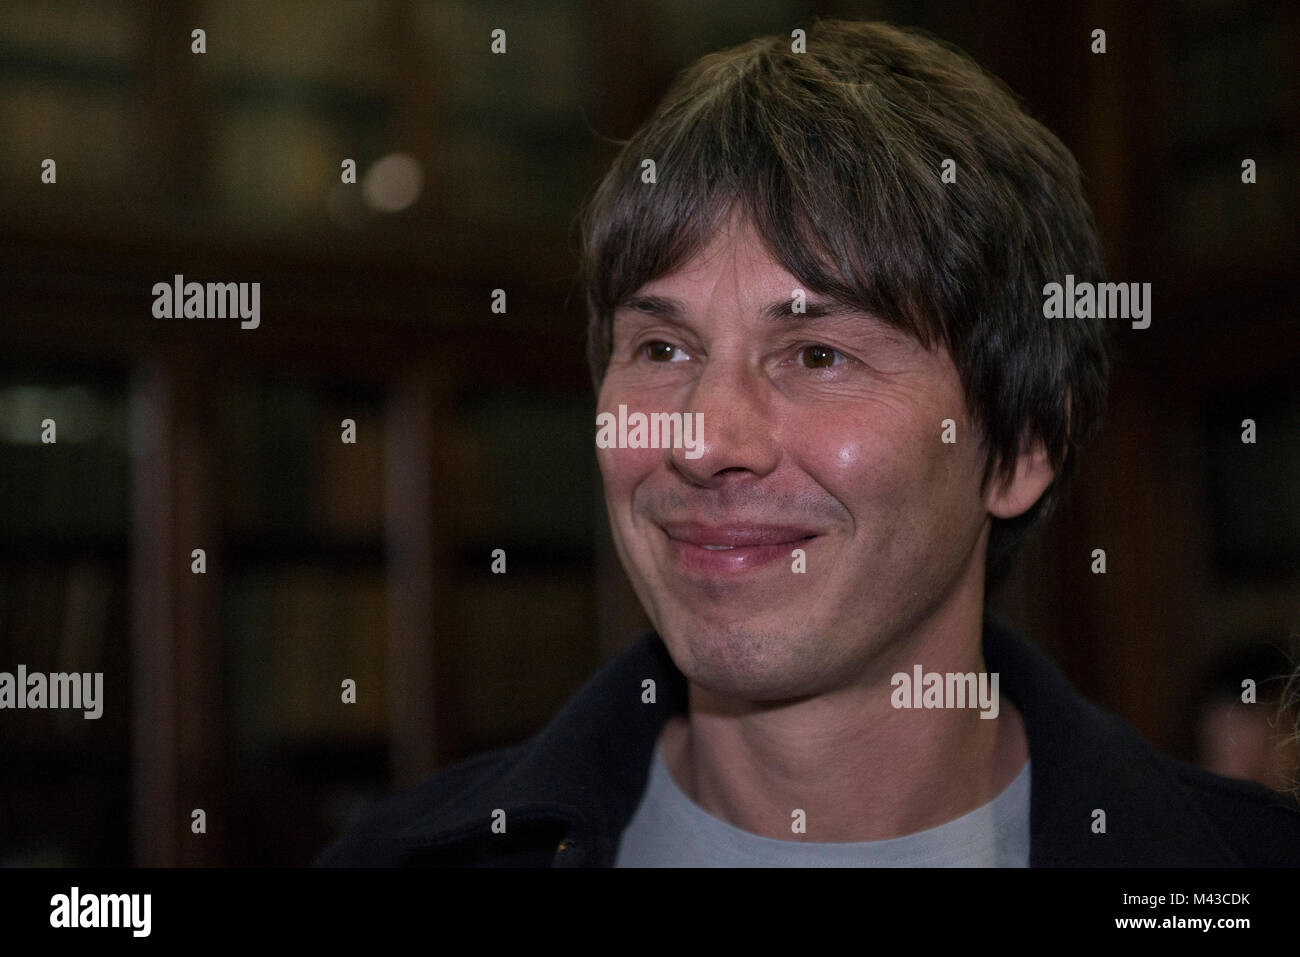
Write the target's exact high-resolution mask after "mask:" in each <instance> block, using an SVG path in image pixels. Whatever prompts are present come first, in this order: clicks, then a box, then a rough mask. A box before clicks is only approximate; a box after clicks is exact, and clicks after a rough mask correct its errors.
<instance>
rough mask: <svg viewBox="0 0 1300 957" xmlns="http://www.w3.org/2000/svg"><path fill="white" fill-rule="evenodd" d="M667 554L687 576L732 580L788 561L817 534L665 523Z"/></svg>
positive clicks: (791, 527)
mask: <svg viewBox="0 0 1300 957" xmlns="http://www.w3.org/2000/svg"><path fill="white" fill-rule="evenodd" d="M660 528H661V529H662V530H663V533H664V535H666V536H667V546H668V553H669V555H671V556H672V559H673V562H674V564H676V566H677V567H678V569H679V570H681V571H682V572H685V573H686V574H687V576H688V577H690V578H695V579H703V580H708V581H719V580H733V579H735V578H736V576H743V575H745V574H747V573H749V572H752V571H754V570H756V569H759V568H763V567H774V566H775V563H777V562H778V561H780V560H781V559H785V560H787V561H788V560H789V558H790V555H791V553H792V551H793V549H794V548H796V547H799V546H804V545H807V544H808V542H810V541H811V540H812V539H814V538H816V537H817V534H818V533H817V532H816V531H815V530H814V529H811V528H805V527H803V526H800V525H762V524H752V525H751V524H742V523H739V522H735V523H730V524H726V525H705V524H703V523H702V522H664V523H663V524H662V525H660Z"/></svg>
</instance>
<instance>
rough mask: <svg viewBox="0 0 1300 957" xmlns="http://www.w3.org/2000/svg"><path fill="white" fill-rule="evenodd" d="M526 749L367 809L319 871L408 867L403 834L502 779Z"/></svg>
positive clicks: (471, 764) (324, 855) (460, 768)
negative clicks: (430, 816) (325, 868)
mask: <svg viewBox="0 0 1300 957" xmlns="http://www.w3.org/2000/svg"><path fill="white" fill-rule="evenodd" d="M524 747H525V745H522V744H520V745H513V746H511V747H503V748H495V749H493V750H490V751H485V752H483V753H481V754H476V755H474V756H473V757H469V758H466V759H464V760H462V761H459V762H457V763H455V764H452V765H450V766H448V767H446V768H443V769H442V770H440V771H437V772H435V773H434V774H432V775H430V776H429V777H428V778H426V779H425V780H423V781H421V782H420V783H418V784H415V785H412V786H410V787H407V788H404V789H402V790H400V791H396V792H394V793H393V794H390V795H388V796H386V797H384V798H381V799H380V800H378V801H376V802H375V803H374V804H372V805H371V806H370V807H368V808H366V809H365V810H364V811H363V812H362V813H361V814H360V815H359V816H358V817H357V818H356V819H355V820H354V821H353V822H352V823H351V824H350V825H349V826H348V827H347V828H346V829H345V831H344V832H343V834H342V835H340V836H339V837H338V839H336V840H335V841H334V843H333V844H331V845H330V846H329V847H328V848H326V849H325V850H324V851H323V852H321V854H320V855H319V856H318V857H317V858H316V861H315V865H316V866H317V867H394V866H398V865H400V864H402V863H403V856H404V854H405V851H406V849H407V842H406V841H405V840H404V839H403V834H404V833H405V832H406V830H407V829H408V828H409V827H410V826H411V825H412V824H413V823H414V822H416V821H419V820H422V819H424V818H425V817H427V816H429V815H437V814H439V812H440V811H442V810H443V809H445V808H449V807H452V806H455V805H456V804H457V803H459V802H460V801H462V800H463V799H464V798H465V797H467V796H468V795H470V794H472V793H474V792H476V791H478V790H480V789H481V788H482V787H483V786H484V785H485V784H487V783H488V782H490V781H492V780H493V779H495V778H497V777H498V776H500V775H501V774H502V773H503V772H504V771H505V770H506V769H507V768H508V767H509V766H510V765H511V763H512V762H513V761H514V760H515V758H516V757H517V756H518V755H519V753H520V751H521V750H522V749H523V748H524Z"/></svg>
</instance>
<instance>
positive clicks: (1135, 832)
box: [400, 615, 1240, 867]
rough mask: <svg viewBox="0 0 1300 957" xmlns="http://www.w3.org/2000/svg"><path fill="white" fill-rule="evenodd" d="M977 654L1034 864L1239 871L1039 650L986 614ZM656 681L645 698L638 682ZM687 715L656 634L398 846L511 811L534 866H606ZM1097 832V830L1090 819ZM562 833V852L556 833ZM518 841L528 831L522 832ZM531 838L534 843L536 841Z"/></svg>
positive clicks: (682, 689)
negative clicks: (995, 693)
mask: <svg viewBox="0 0 1300 957" xmlns="http://www.w3.org/2000/svg"><path fill="white" fill-rule="evenodd" d="M983 643H984V656H985V665H986V667H987V668H988V670H989V671H996V672H998V673H999V674H1000V679H999V683H1000V687H1001V690H1002V692H1003V693H1004V694H1006V696H1007V697H1008V698H1010V699H1011V700H1012V701H1014V702H1015V704H1016V706H1017V707H1018V708H1019V710H1020V712H1021V714H1022V716H1023V717H1024V723H1025V729H1026V734H1027V736H1028V739H1029V752H1030V760H1031V761H1032V772H1031V782H1030V866H1033V867H1044V866H1110V867H1119V866H1135V865H1148V866H1150V865H1159V866H1172V867H1181V866H1202V867H1206V866H1209V867H1213V866H1220V867H1222V866H1235V865H1238V864H1240V861H1239V860H1238V859H1237V858H1236V856H1235V855H1234V854H1233V853H1232V852H1231V851H1229V850H1228V848H1227V847H1226V846H1225V845H1224V844H1223V843H1222V841H1221V840H1220V839H1219V838H1218V837H1217V835H1216V834H1215V832H1214V830H1213V827H1212V826H1211V824H1210V822H1209V820H1208V819H1207V818H1206V817H1205V816H1204V814H1203V813H1202V812H1201V811H1200V809H1199V808H1198V807H1197V806H1196V805H1194V804H1193V803H1192V802H1191V801H1190V799H1189V798H1188V797H1187V796H1186V794H1185V793H1184V791H1183V790H1182V789H1181V788H1180V787H1179V785H1178V782H1177V780H1176V779H1175V778H1174V776H1173V773H1172V771H1171V770H1170V764H1169V762H1168V760H1167V759H1165V758H1163V757H1161V756H1160V755H1159V754H1158V753H1157V752H1155V751H1154V750H1153V749H1152V748H1151V747H1150V746H1149V745H1147V744H1146V743H1145V742H1144V741H1143V740H1142V739H1141V738H1140V737H1138V735H1137V734H1136V732H1134V731H1133V730H1132V729H1130V728H1129V727H1128V726H1127V725H1125V724H1123V722H1121V721H1120V720H1119V719H1118V718H1116V717H1115V716H1114V715H1112V714H1110V713H1109V712H1106V711H1103V710H1102V709H1100V708H1098V707H1096V706H1095V705H1093V704H1091V703H1090V702H1088V701H1086V700H1085V699H1084V698H1083V697H1081V696H1080V695H1079V694H1078V693H1077V692H1076V691H1075V690H1074V689H1073V688H1072V687H1071V686H1070V684H1069V682H1068V681H1067V680H1066V679H1065V677H1064V675H1062V674H1061V672H1060V671H1059V670H1058V669H1057V667H1056V666H1055V665H1054V664H1053V663H1052V662H1051V661H1050V660H1049V659H1048V658H1047V656H1046V655H1045V654H1044V653H1043V652H1042V651H1041V650H1039V649H1038V648H1037V647H1036V646H1034V645H1033V644H1032V643H1031V642H1029V641H1028V640H1027V639H1026V638H1024V637H1023V636H1021V635H1020V634H1018V633H1017V632H1015V631H1014V630H1013V629H1011V628H1010V627H1008V626H1007V625H1005V624H1003V623H1002V622H1000V621H999V620H997V619H996V618H994V617H992V616H991V615H989V616H986V617H985V620H984V633H983ZM647 680H650V681H653V682H654V685H653V688H654V697H655V701H654V703H646V702H644V701H643V696H645V695H646V693H647V692H646V689H647V688H648V687H649V686H647V685H646V684H645V682H646V681H647ZM686 707H687V684H686V679H685V677H684V676H683V675H682V673H681V672H680V671H679V670H678V669H677V666H676V665H675V664H674V663H673V661H672V659H671V658H670V657H669V655H668V651H667V648H666V647H665V646H664V643H663V640H662V639H661V638H660V637H659V635H658V634H656V633H655V632H653V631H650V632H647V633H645V634H643V635H641V636H640V637H639V638H637V639H635V640H634V641H633V642H631V643H630V644H629V645H628V646H627V647H626V648H624V649H623V650H622V651H620V652H619V653H618V654H617V655H616V656H615V657H614V658H613V659H611V660H610V662H609V663H608V664H606V665H605V666H604V667H603V668H602V669H601V670H600V671H599V672H597V673H596V674H595V675H594V676H593V677H592V678H591V679H590V680H589V681H588V682H587V683H586V684H585V685H584V686H583V687H582V689H581V690H579V692H578V693H577V694H576V695H574V696H573V698H571V699H570V700H569V702H568V704H566V705H565V707H564V708H563V710H561V711H560V713H559V714H558V715H556V717H555V718H554V719H553V720H552V721H551V722H550V723H549V724H548V725H547V726H546V727H545V728H544V729H543V730H542V731H541V732H539V733H538V734H537V735H536V736H535V737H533V738H532V739H531V740H529V741H528V742H526V743H524V744H523V745H520V746H518V747H517V748H514V749H511V750H510V752H509V753H508V756H507V757H506V759H505V760H503V761H501V762H499V763H498V765H497V768H496V771H495V773H493V774H490V775H485V776H480V777H479V778H477V779H476V780H475V781H474V782H473V783H471V784H470V785H469V786H468V788H467V789H463V790H462V791H460V792H458V793H448V794H446V795H445V796H444V797H443V799H442V800H440V801H438V802H437V803H436V804H435V805H433V806H432V807H430V808H429V809H428V811H427V812H426V813H425V814H424V815H423V816H421V817H420V818H418V819H417V820H416V821H415V822H414V823H412V824H411V825H409V826H408V827H407V828H405V829H404V830H403V832H402V833H401V835H400V840H401V841H402V842H403V843H404V844H405V846H406V847H407V849H408V851H409V852H410V853H412V854H423V853H430V852H435V853H436V851H437V849H439V848H442V847H446V846H448V845H452V844H455V843H457V842H462V841H472V842H475V843H479V842H487V841H491V840H495V841H497V842H498V845H499V846H501V844H503V841H502V838H503V836H498V835H492V834H491V832H490V830H489V822H490V821H491V819H492V814H493V812H494V811H496V810H497V809H502V810H504V811H505V812H506V822H507V834H509V833H511V832H512V831H513V833H514V835H515V837H514V838H513V840H515V841H518V840H521V839H522V840H532V841H533V842H534V843H537V844H538V846H537V848H536V852H537V855H538V859H539V861H542V862H545V861H547V860H548V859H550V858H551V857H553V861H551V862H552V863H554V864H555V865H556V866H584V865H586V866H591V865H596V866H602V865H603V866H609V865H612V864H613V862H614V857H615V853H616V850H617V844H618V840H619V837H620V835H621V833H622V831H623V828H624V827H625V826H626V824H627V822H628V821H629V820H630V819H631V817H632V814H633V813H634V811H635V810H636V806H637V804H638V802H639V801H640V799H641V796H642V793H643V792H644V790H645V785H646V780H647V775H648V773H649V767H650V760H651V757H652V753H653V749H654V746H655V742H656V740H657V738H658V735H659V731H660V729H661V728H662V726H663V724H664V722H665V721H666V720H667V718H668V717H669V716H670V715H672V714H674V713H678V712H684V711H685V710H686ZM1097 811H1102V812H1104V813H1105V832H1104V833H1098V832H1095V831H1094V826H1095V825H1094V822H1095V821H1096V820H1097V816H1096V812H1097ZM555 834H560V835H563V840H562V841H560V842H559V844H558V845H556V844H554V843H552V842H553V841H554V835H555ZM520 835H523V837H522V838H521V837H520ZM538 842H540V843H538Z"/></svg>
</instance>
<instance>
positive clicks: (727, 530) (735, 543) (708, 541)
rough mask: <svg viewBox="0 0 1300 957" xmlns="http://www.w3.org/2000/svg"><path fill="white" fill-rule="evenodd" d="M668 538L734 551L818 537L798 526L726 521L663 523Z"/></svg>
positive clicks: (713, 548)
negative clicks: (709, 523) (712, 522)
mask: <svg viewBox="0 0 1300 957" xmlns="http://www.w3.org/2000/svg"><path fill="white" fill-rule="evenodd" d="M660 527H661V528H662V529H663V530H664V533H665V534H666V535H667V536H668V537H669V538H671V539H673V540H675V541H679V542H685V543H687V544H689V545H696V546H698V547H700V548H707V549H709V550H710V551H722V550H727V549H734V548H752V547H755V546H760V545H789V544H793V543H795V542H803V541H807V540H808V539H810V538H815V537H816V536H817V534H818V532H817V530H816V529H812V528H806V527H804V526H801V525H770V524H758V523H752V524H751V523H742V522H729V523H727V524H725V525H705V524H703V523H701V522H664V523H663V524H661V525H660Z"/></svg>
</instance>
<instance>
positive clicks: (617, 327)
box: [597, 219, 988, 701]
mask: <svg viewBox="0 0 1300 957" xmlns="http://www.w3.org/2000/svg"><path fill="white" fill-rule="evenodd" d="M800 288H802V287H801V284H800V283H799V281H798V280H796V279H795V278H794V277H793V276H792V275H791V274H790V273H788V272H787V271H786V270H785V269H784V268H783V267H782V266H781V265H780V264H778V263H777V262H776V261H775V260H773V259H772V258H771V257H770V256H769V255H768V254H767V252H766V251H765V250H764V248H763V246H762V244H761V241H760V240H759V239H758V238H757V236H756V234H755V233H754V232H753V231H752V229H751V228H750V227H749V226H748V224H747V223H745V222H743V221H738V220H734V219H733V220H732V222H731V224H730V225H729V226H728V227H727V228H725V229H724V230H722V231H721V232H719V233H718V234H717V235H716V236H715V237H714V239H713V241H712V243H711V244H710V245H709V247H708V248H707V249H705V250H704V251H703V252H701V253H700V254H699V255H697V256H696V257H695V258H694V259H692V260H691V261H690V262H688V263H686V264H685V265H684V266H683V267H682V268H681V269H679V270H677V271H676V272H673V273H670V274H668V275H664V276H661V277H659V278H657V279H655V280H653V281H651V282H649V283H646V284H645V285H644V286H643V287H642V288H641V289H640V290H638V292H637V295H636V297H634V299H633V305H632V307H625V308H621V309H620V310H619V311H618V313H617V314H616V315H615V318H614V329H613V355H612V357H611V359H610V363H609V367H608V370H607V372H606V374H605V378H604V382H603V383H602V386H601V390H600V396H599V399H598V409H597V411H598V412H606V411H607V412H613V413H615V414H617V412H618V406H619V405H620V404H624V405H626V406H627V413H628V414H629V415H630V414H631V413H634V412H645V413H650V412H669V413H671V412H681V413H688V412H689V413H696V412H698V413H702V415H703V420H702V441H701V442H700V444H699V445H698V446H697V449H699V450H702V451H703V454H702V455H700V456H699V457H688V456H687V454H686V453H687V451H689V449H686V448H670V449H629V448H603V449H602V448H598V449H597V457H598V460H599V463H600V468H601V473H602V476H603V478H604V486H605V497H606V503H607V507H608V510H609V516H610V522H611V526H612V529H613V537H614V542H615V546H616V548H617V550H618V553H619V556H620V558H621V560H622V562H623V566H624V568H625V569H626V570H627V573H628V576H629V578H630V580H631V582H632V585H633V587H634V588H635V589H636V592H637V595H638V597H639V598H640V599H641V602H642V604H643V605H644V606H645V608H646V612H647V614H648V615H649V617H650V620H651V621H652V622H653V624H654V626H655V628H656V630H657V631H658V632H659V634H660V635H661V636H662V637H663V639H664V641H665V643H666V645H667V647H668V650H669V652H670V654H671V655H672V657H673V660H674V661H675V662H676V663H677V665H678V667H679V668H681V670H682V671H683V673H685V674H686V676H687V677H688V678H690V679H691V680H692V681H694V682H696V683H697V684H699V685H702V686H704V687H706V688H709V689H710V690H713V691H714V692H716V693H718V694H725V695H729V696H736V697H739V698H742V699H745V700H750V701H762V700H781V699H787V698H792V697H802V696H806V695H815V694H822V693H825V692H827V691H830V690H833V689H836V688H840V687H844V686H846V685H848V684H850V683H852V682H854V681H856V680H861V679H862V678H863V677H864V676H867V675H870V674H872V673H873V672H874V671H875V670H878V669H879V668H880V667H881V666H882V665H883V663H884V659H883V658H881V657H880V654H881V652H882V651H885V650H893V651H897V650H898V646H897V643H896V642H894V641H893V639H895V638H897V637H899V636H906V635H907V634H909V633H912V632H913V631H914V630H915V629H917V628H918V627H919V626H920V625H921V623H923V622H924V621H926V620H927V619H928V618H930V616H931V615H933V614H934V613H935V612H936V611H937V610H938V609H940V608H941V607H943V606H944V605H945V603H946V602H947V601H948V599H949V598H950V596H952V595H953V594H954V593H955V592H956V590H957V588H958V584H959V583H961V584H962V585H963V587H964V588H965V589H966V590H967V591H968V590H969V588H971V587H976V588H979V589H982V586H983V578H982V564H983V561H984V555H983V548H984V543H985V541H986V538H985V536H984V534H983V532H984V529H985V525H986V522H987V519H988V513H987V510H986V507H985V504H984V501H983V498H982V496H981V493H980V487H979V480H980V473H981V468H982V464H983V461H982V456H981V454H980V452H979V449H978V441H977V436H976V433H975V432H974V430H973V427H972V426H971V424H970V423H969V421H968V419H967V417H966V412H965V405H964V403H963V400H962V395H961V387H960V382H959V379H958V375H957V370H956V368H955V367H954V365H953V363H952V360H951V359H950V357H949V356H948V354H947V352H946V351H944V350H943V349H939V350H938V351H936V352H933V353H930V352H926V351H925V349H924V348H923V347H922V346H921V345H920V344H919V343H918V342H916V341H915V340H913V339H910V338H909V337H907V336H906V335H905V334H904V333H902V332H899V331H895V330H894V329H893V328H891V327H890V326H888V325H886V324H885V323H884V322H883V321H879V320H876V319H874V318H872V317H870V316H867V315H864V314H861V313H851V312H834V311H832V313H831V314H830V315H826V316H820V317H814V315H815V313H816V310H815V309H814V303H815V302H818V301H819V299H818V297H817V296H815V295H814V294H813V293H811V292H808V294H807V301H808V309H807V312H806V314H804V315H797V314H794V313H793V310H792V308H791V307H792V302H793V296H794V291H795V290H796V289H800ZM646 297H659V300H660V301H658V302H657V303H656V302H655V301H646ZM638 299H639V300H641V304H640V306H637V305H636V302H637V300H638ZM662 300H672V301H673V302H671V303H664V302H663V301H662ZM771 304H776V308H777V309H778V310H780V311H781V312H783V313H784V315H781V316H776V317H773V316H770V315H764V312H765V310H767V308H768V307H769V305H771ZM665 305H667V306H668V307H670V308H669V309H667V310H665V309H664V306H665ZM945 419H952V420H954V423H955V426H956V443H955V444H945V443H944V442H943V441H942V440H941V439H942V435H943V431H944V424H943V420H945ZM728 544H730V545H733V546H735V547H733V548H731V549H726V548H719V547H717V546H724V545H728ZM707 545H713V546H715V547H714V548H707V547H705V546H707ZM795 549H802V551H803V553H804V559H803V563H802V564H803V566H804V568H805V569H806V570H805V571H803V572H802V573H799V572H797V571H795V570H794V569H795V568H797V567H798V563H797V559H796V557H795V556H794V552H795ZM973 563H979V564H978V566H977V565H975V564H973ZM972 578H974V579H975V581H974V585H973V586H972V585H971V581H972ZM877 677H878V676H877Z"/></svg>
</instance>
